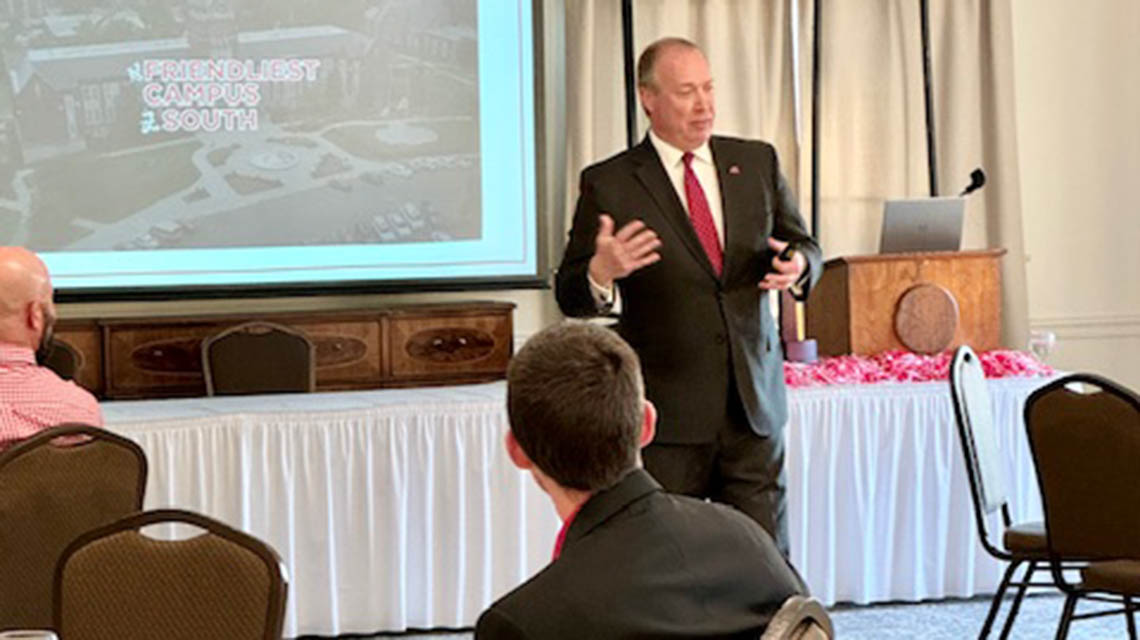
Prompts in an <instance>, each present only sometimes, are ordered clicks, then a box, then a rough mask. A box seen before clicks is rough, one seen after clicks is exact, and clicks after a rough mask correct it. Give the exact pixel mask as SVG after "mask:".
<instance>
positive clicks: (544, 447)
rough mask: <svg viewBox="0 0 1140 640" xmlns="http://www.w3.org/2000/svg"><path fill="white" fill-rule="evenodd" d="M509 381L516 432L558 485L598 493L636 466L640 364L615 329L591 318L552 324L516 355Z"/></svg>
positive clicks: (510, 410)
mask: <svg viewBox="0 0 1140 640" xmlns="http://www.w3.org/2000/svg"><path fill="white" fill-rule="evenodd" d="M507 381H508V392H507V410H508V414H509V415H510V422H511V433H512V434H514V437H515V439H516V440H517V441H518V443H519V445H521V446H522V448H523V450H524V451H525V452H526V454H527V456H528V457H530V460H531V461H532V462H533V463H534V464H535V465H536V466H537V467H538V468H539V469H541V470H542V471H543V472H545V473H546V475H548V476H550V478H551V479H553V480H554V481H555V482H557V483H558V484H560V485H562V486H563V487H566V488H570V489H578V490H581V491H597V490H599V489H605V488H606V487H609V486H611V485H613V484H614V483H615V482H617V481H618V480H620V479H621V477H622V476H623V475H625V473H626V472H628V471H629V470H630V469H633V468H634V466H636V464H637V452H638V449H639V447H638V436H639V435H640V433H641V425H642V421H643V415H644V412H643V409H642V402H643V394H644V389H643V384H642V381H641V369H640V366H639V365H638V361H637V354H635V353H634V352H633V349H631V348H630V347H629V345H628V344H626V343H625V341H624V340H622V339H621V338H620V337H618V336H617V334H615V333H614V332H613V331H611V330H609V329H606V328H603V327H598V326H595V325H591V324H588V323H585V322H566V323H563V324H559V325H555V326H553V327H550V328H548V329H546V330H544V331H542V332H540V333H538V334H536V335H535V336H534V337H533V338H531V339H530V340H528V341H527V343H526V345H525V346H524V347H523V348H522V349H521V350H520V351H519V352H518V354H517V355H515V357H514V359H513V360H512V362H511V365H510V368H509V369H508V371H507Z"/></svg>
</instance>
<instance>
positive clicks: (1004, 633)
mask: <svg viewBox="0 0 1140 640" xmlns="http://www.w3.org/2000/svg"><path fill="white" fill-rule="evenodd" d="M1036 570H1037V561H1036V560H1030V561H1029V566H1028V567H1026V568H1025V574H1024V575H1023V576H1022V578H1021V585H1020V586H1019V587H1018V588H1017V595H1015V596H1014V597H1013V604H1012V605H1010V607H1009V613H1008V614H1006V617H1005V624H1004V625H1002V628H1001V636H1000V638H1001V640H1006V638H1008V637H1009V632H1010V631H1011V630H1012V629H1013V619H1014V618H1016V617H1017V612H1018V610H1020V609H1021V600H1022V599H1023V598H1024V597H1025V590H1026V589H1028V588H1029V580H1030V578H1032V577H1033V572H1034V571H1036Z"/></svg>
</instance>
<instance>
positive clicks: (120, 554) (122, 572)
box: [55, 510, 287, 640]
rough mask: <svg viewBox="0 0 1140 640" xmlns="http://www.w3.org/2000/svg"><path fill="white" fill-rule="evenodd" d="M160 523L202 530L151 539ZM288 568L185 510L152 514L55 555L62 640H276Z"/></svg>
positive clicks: (268, 550) (249, 541) (250, 540)
mask: <svg viewBox="0 0 1140 640" xmlns="http://www.w3.org/2000/svg"><path fill="white" fill-rule="evenodd" d="M163 523H185V524H190V525H194V526H195V527H198V528H200V529H203V530H204V533H202V534H200V535H197V536H195V537H193V538H188V539H182V540H156V539H154V538H151V537H149V536H147V535H145V534H143V533H142V532H140V531H139V529H140V528H141V527H145V526H150V525H154V524H163ZM286 589H287V585H286V579H285V572H284V569H283V568H282V566H281V560H280V558H279V557H278V555H277V553H276V552H275V551H274V550H273V548H272V547H270V546H269V545H267V544H265V543H264V542H262V541H260V540H258V539H256V538H254V537H252V536H250V535H248V534H245V533H242V532H241V531H237V530H236V529H232V528H230V527H228V526H226V525H224V524H222V523H220V522H218V521H216V520H213V519H210V518H207V517H206V516H202V515H199V514H195V513H190V512H187V511H175V510H159V511H148V512H144V513H140V514H135V515H133V516H130V517H127V518H124V519H123V520H120V521H118V522H115V523H112V524H110V525H107V526H104V527H101V528H99V529H96V530H94V531H90V532H88V533H86V534H84V535H82V536H80V538H79V539H77V540H76V541H75V542H73V543H72V544H71V545H69V546H68V548H67V550H66V551H64V554H63V556H62V557H61V558H60V561H59V565H58V567H57V568H56V575H55V628H56V630H57V631H58V632H59V634H60V637H62V638H67V639H68V640H86V639H96V638H98V639H102V638H116V639H118V640H144V639H150V638H163V639H164V640H183V639H185V640H191V639H200V638H226V639H227V640H268V639H273V640H276V639H279V638H280V637H281V631H282V627H283V625H284V622H285V598H286Z"/></svg>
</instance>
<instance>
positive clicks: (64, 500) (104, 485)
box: [0, 425, 147, 629]
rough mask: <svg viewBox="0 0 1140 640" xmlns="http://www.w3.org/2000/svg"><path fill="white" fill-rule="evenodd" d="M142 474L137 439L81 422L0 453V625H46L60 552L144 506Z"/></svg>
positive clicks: (142, 461) (142, 458) (49, 619)
mask: <svg viewBox="0 0 1140 640" xmlns="http://www.w3.org/2000/svg"><path fill="white" fill-rule="evenodd" d="M65 436H70V437H69V438H66V437H65ZM60 437H65V438H64V439H63V440H62V441H58V440H57V438H60ZM76 439H78V441H77V440H76ZM146 477H147V463H146V455H145V454H144V453H143V451H142V449H141V448H140V447H139V446H138V445H137V444H135V443H134V442H132V441H130V440H128V439H126V438H123V437H121V436H118V435H115V434H113V433H111V432H109V431H105V430H103V429H99V428H97V427H91V426H86V425H70V426H60V427H55V428H52V429H47V430H45V431H42V432H40V433H38V434H36V435H35V436H32V437H31V438H29V439H27V440H24V441H23V442H20V443H19V444H17V445H15V446H13V447H11V448H10V449H7V450H6V451H4V452H3V453H0V629H36V628H49V627H51V623H52V609H51V594H52V576H53V575H54V573H55V567H56V563H57V562H58V560H59V557H60V554H61V553H62V552H63V550H64V548H66V547H67V545H68V544H69V543H70V542H71V541H72V540H74V539H75V538H76V537H77V536H79V535H80V534H81V533H84V532H85V531H88V530H90V529H93V528H95V527H98V526H100V525H104V524H107V523H108V522H113V521H115V520H118V519H119V518H122V517H123V516H126V515H129V514H131V513H134V512H137V511H139V510H141V509H142V504H143V492H144V490H145V487H146Z"/></svg>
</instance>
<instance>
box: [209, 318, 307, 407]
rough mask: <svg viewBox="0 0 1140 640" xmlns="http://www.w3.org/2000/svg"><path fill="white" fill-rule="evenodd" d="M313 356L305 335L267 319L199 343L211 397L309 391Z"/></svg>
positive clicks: (227, 330) (231, 329)
mask: <svg viewBox="0 0 1140 640" xmlns="http://www.w3.org/2000/svg"><path fill="white" fill-rule="evenodd" d="M316 359H317V358H316V349H315V348H314V347H313V343H312V342H311V341H310V340H309V339H308V338H307V337H306V336H305V335H304V334H303V333H301V332H299V331H295V330H293V329H290V328H289V327H285V326H282V325H279V324H273V323H270V322H247V323H244V324H240V325H238V326H236V327H230V328H228V329H226V330H225V331H222V332H221V333H218V334H217V335H215V336H212V337H210V338H207V339H206V340H203V341H202V369H203V374H204V375H205V377H206V393H207V394H208V395H211V396H212V395H229V394H241V393H282V392H307V391H313V389H315V388H316V370H315V367H316Z"/></svg>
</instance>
